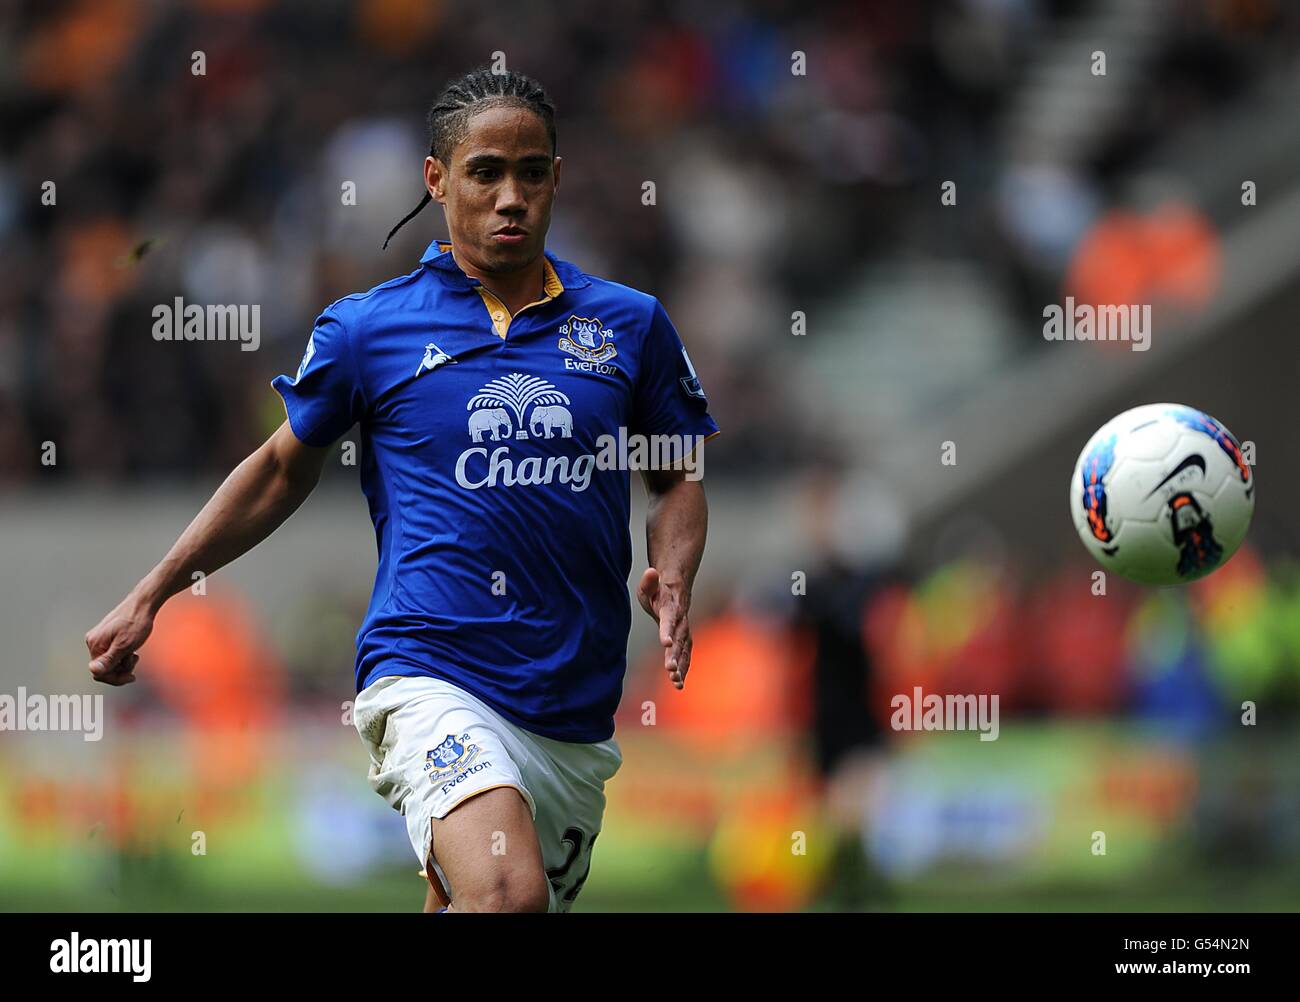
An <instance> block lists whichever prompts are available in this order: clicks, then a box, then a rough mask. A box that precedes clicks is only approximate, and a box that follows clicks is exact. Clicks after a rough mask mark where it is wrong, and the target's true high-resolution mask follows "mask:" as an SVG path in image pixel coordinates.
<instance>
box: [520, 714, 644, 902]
mask: <svg viewBox="0 0 1300 1002" xmlns="http://www.w3.org/2000/svg"><path fill="white" fill-rule="evenodd" d="M525 740H526V742H527V744H528V746H529V754H528V756H527V757H526V758H525V759H524V761H523V764H522V767H521V776H522V778H523V780H524V783H525V785H526V786H527V787H528V788H529V790H530V791H532V794H533V799H534V801H535V802H536V804H537V816H536V818H535V819H534V827H535V828H536V831H537V840H538V843H539V845H540V846H541V852H542V859H543V864H544V865H545V868H546V876H547V879H548V881H549V882H550V885H551V892H552V897H553V899H554V900H553V905H552V910H553V911H559V912H567V911H568V910H569V909H570V908H571V907H572V905H573V903H574V901H575V900H576V899H577V897H578V894H579V892H580V891H581V890H582V887H583V884H584V883H585V882H586V879H587V875H588V873H589V872H590V869H591V860H592V849H593V847H594V846H595V844H596V837H597V836H598V835H599V834H600V830H601V826H602V823H603V820H604V814H605V783H606V781H608V780H609V779H610V778H611V777H612V776H613V775H614V773H615V772H617V771H618V769H619V766H620V765H621V764H622V761H623V759H622V754H621V752H620V751H619V749H618V745H617V743H615V742H614V741H612V740H611V741H604V742H600V743H598V744H590V745H588V744H570V743H568V742H560V741H553V740H551V739H548V738H543V737H540V736H538V735H528V736H527V737H526V738H525Z"/></svg>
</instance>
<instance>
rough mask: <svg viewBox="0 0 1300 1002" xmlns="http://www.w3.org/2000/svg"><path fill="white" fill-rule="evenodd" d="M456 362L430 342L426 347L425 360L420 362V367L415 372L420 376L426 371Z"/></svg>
mask: <svg viewBox="0 0 1300 1002" xmlns="http://www.w3.org/2000/svg"><path fill="white" fill-rule="evenodd" d="M455 361H456V360H455V359H454V358H452V357H451V356H450V355H448V354H447V353H446V352H445V351H443V350H442V349H441V348H439V347H438V346H437V345H436V344H434V343H433V342H432V341H430V342H429V343H428V344H426V345H425V346H424V358H422V359H421V360H420V367H419V368H418V369H416V370H415V374H416V375H417V376H418V375H419V374H420V373H422V372H423V371H424V370H425V369H436V368H438V366H440V365H442V364H443V363H444V362H455Z"/></svg>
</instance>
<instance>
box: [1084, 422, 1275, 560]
mask: <svg viewBox="0 0 1300 1002" xmlns="http://www.w3.org/2000/svg"><path fill="white" fill-rule="evenodd" d="M1254 511H1255V477H1254V472H1253V470H1252V469H1251V466H1250V464H1249V463H1248V462H1246V459H1245V457H1244V456H1243V454H1242V449H1241V445H1240V443H1238V441H1237V439H1236V438H1234V437H1233V435H1232V433H1231V432H1229V431H1228V429H1227V428H1225V427H1224V426H1223V425H1222V424H1221V423H1220V422H1218V421H1217V420H1215V419H1214V418H1212V417H1210V415H1208V414H1205V413H1202V412H1201V411H1198V410H1196V409H1195V408H1193V407H1187V406H1184V405H1182V404H1147V405H1145V406H1142V407H1134V408H1133V409H1132V410H1127V411H1125V412H1124V413H1122V414H1120V415H1119V416H1118V417H1115V418H1112V419H1111V420H1110V421H1108V422H1107V423H1106V424H1104V425H1103V426H1102V427H1101V429H1100V430H1098V431H1097V433H1096V434H1095V435H1093V436H1092V438H1091V439H1089V441H1088V444H1087V445H1085V446H1084V447H1083V451H1082V452H1081V453H1080V454H1079V461H1078V462H1077V463H1076V464H1075V467H1074V476H1073V477H1072V478H1071V479H1070V512H1071V514H1072V516H1073V518H1074V527H1075V529H1076V530H1077V531H1078V533H1079V538H1080V539H1082V540H1083V545H1084V546H1085V547H1087V549H1088V552H1089V553H1091V554H1092V555H1093V557H1094V558H1095V559H1096V561H1097V562H1098V563H1099V564H1101V566H1102V567H1104V568H1105V569H1106V570H1109V571H1114V572H1115V573H1117V574H1120V575H1122V576H1123V577H1126V578H1128V579H1129V580H1131V581H1136V582H1138V583H1140V584H1148V585H1169V584H1180V583H1182V582H1186V581H1194V580H1196V579H1197V578H1200V577H1204V576H1205V575H1206V574H1209V573H1210V572H1211V571H1213V570H1214V569H1215V568H1216V567H1220V566H1222V565H1223V564H1224V562H1226V561H1227V560H1228V558H1229V557H1231V556H1232V555H1233V553H1235V552H1236V551H1237V547H1239V546H1240V545H1241V541H1242V540H1243V539H1245V537H1246V530H1247V529H1248V528H1249V527H1250V519H1251V515H1252V514H1253V513H1254Z"/></svg>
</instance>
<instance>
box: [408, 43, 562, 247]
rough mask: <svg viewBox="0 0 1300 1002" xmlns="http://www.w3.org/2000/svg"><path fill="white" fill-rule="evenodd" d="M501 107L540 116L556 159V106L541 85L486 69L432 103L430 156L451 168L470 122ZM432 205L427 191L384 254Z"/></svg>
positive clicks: (456, 82) (511, 73) (473, 73)
mask: <svg viewBox="0 0 1300 1002" xmlns="http://www.w3.org/2000/svg"><path fill="white" fill-rule="evenodd" d="M501 105H516V106H519V107H523V108H527V109H528V110H530V111H533V112H535V113H536V114H538V115H540V116H541V119H542V123H543V124H544V125H545V126H546V135H547V138H548V139H550V141H551V156H555V149H556V146H555V106H554V105H553V104H552V103H551V99H550V98H549V97H548V96H547V94H546V91H545V89H544V88H543V87H542V85H541V84H539V83H538V82H537V81H536V80H534V79H533V78H532V77H527V76H524V75H523V74H522V73H516V72H514V71H513V70H510V71H508V72H505V73H494V72H492V70H490V69H486V68H482V69H477V70H472V71H471V72H469V73H466V74H465V75H464V76H463V77H460V78H459V79H457V80H453V81H452V82H451V83H449V84H448V85H447V86H446V87H445V88H444V89H443V91H442V93H441V94H439V95H438V97H437V99H436V100H435V101H434V102H433V107H432V108H430V109H429V116H428V124H429V156H431V157H433V158H434V159H436V160H441V161H442V163H443V164H450V163H451V154H452V150H454V149H455V148H456V146H457V144H458V143H460V142H462V141H463V140H464V139H465V137H466V136H467V135H469V120H470V118H472V117H473V116H474V115H475V114H477V113H478V112H480V111H484V110H486V109H488V108H495V107H499V106H501ZM432 201H433V196H432V195H430V194H429V192H428V191H427V190H426V191H425V193H424V197H423V198H422V199H420V204H419V205H417V206H416V207H415V208H414V209H412V210H411V211H410V212H408V213H407V214H406V215H405V216H403V217H402V220H401V221H400V222H399V223H398V224H397V225H396V226H394V227H393V228H392V229H391V230H389V231H388V237H387V238H386V239H385V240H384V249H385V250H387V249H388V241H389V240H392V239H393V234H395V233H396V232H397V231H398V230H400V229H401V228H402V227H403V226H405V225H406V224H407V223H409V222H410V221H411V220H412V219H414V218H415V217H416V216H417V215H419V214H420V212H421V211H422V210H423V209H424V207H425V206H426V205H428V204H429V203H430V202H432Z"/></svg>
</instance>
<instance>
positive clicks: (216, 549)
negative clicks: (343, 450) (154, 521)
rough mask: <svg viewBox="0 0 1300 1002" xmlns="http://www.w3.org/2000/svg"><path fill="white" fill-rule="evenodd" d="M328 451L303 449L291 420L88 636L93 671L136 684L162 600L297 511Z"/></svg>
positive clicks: (114, 681) (104, 678)
mask: <svg viewBox="0 0 1300 1002" xmlns="http://www.w3.org/2000/svg"><path fill="white" fill-rule="evenodd" d="M328 454H329V448H328V447H326V448H317V447H315V446H310V445H304V444H303V443H302V442H300V441H299V440H298V438H297V437H296V436H295V435H294V433H293V431H292V430H291V429H290V427H289V422H288V421H286V422H284V424H282V425H280V427H279V428H278V429H276V431H275V433H274V434H273V435H272V436H271V437H270V438H268V439H267V440H266V442H264V443H263V444H262V446H261V448H259V449H258V450H257V451H256V452H254V453H253V454H252V455H251V456H249V457H248V458H247V459H245V460H244V461H243V462H242V463H240V464H239V466H237V467H236V468H235V470H234V472H233V473H231V474H230V476H229V477H227V478H226V480H225V483H223V484H222V485H221V486H220V487H219V488H218V489H217V492H216V493H215V494H213V495H212V498H211V499H210V500H209V501H208V503H207V504H206V505H204V506H203V510H202V511H200V512H199V513H198V515H197V516H196V517H195V519H194V521H193V522H191V523H190V525H189V528H187V529H186V530H185V531H184V532H183V533H182V534H181V537H180V539H178V540H177V541H176V543H175V545H173V546H172V548H171V549H170V550H169V551H168V553H167V555H166V556H165V557H163V559H162V560H161V561H159V563H158V565H157V566H156V567H154V569H153V570H152V571H150V572H149V573H148V574H147V575H145V577H144V578H142V579H141V581H140V583H139V584H137V585H136V586H135V587H134V588H133V589H131V593H130V594H129V595H127V597H126V598H124V599H123V600H122V601H121V603H119V605H118V606H117V608H116V609H114V610H113V611H112V612H110V613H109V614H108V615H107V616H105V617H104V618H103V619H102V620H101V621H100V622H99V625H98V626H96V627H95V628H94V629H92V630H91V631H90V632H89V633H87V634H86V647H87V648H89V650H90V656H91V658H92V660H91V662H90V673H91V675H93V676H94V678H95V680H96V681H99V682H104V683H107V684H108V685H126V684H128V683H130V682H134V681H135V675H134V673H133V672H134V668H135V665H136V662H137V661H138V660H139V656H138V655H137V654H136V653H135V652H136V651H137V650H138V649H139V647H140V646H141V645H142V644H143V643H144V642H145V640H146V639H147V638H148V636H149V633H150V632H151V631H152V630H153V621H154V616H155V615H157V613H158V610H159V609H160V608H162V605H163V603H164V602H166V601H167V599H169V598H171V597H172V596H173V595H175V594H176V593H177V592H179V591H181V590H182V589H184V588H188V587H189V586H190V584H191V583H192V581H193V575H194V573H195V572H199V571H201V572H202V573H204V574H211V573H212V572H213V571H215V570H217V569H218V568H219V567H223V566H225V565H226V564H228V563H230V562H231V561H232V560H235V559H236V558H237V557H239V556H241V555H243V554H244V553H247V552H248V551H249V550H251V549H252V548H253V547H254V546H256V545H257V544H258V543H260V542H261V541H262V540H264V539H265V538H266V537H267V536H269V535H270V534H271V533H272V532H274V531H275V530H276V529H277V528H279V526H280V525H281V524H282V523H283V522H284V521H285V519H287V518H288V517H289V516H290V515H292V514H293V513H294V512H295V511H297V509H298V507H299V506H300V505H301V504H302V503H303V501H305V500H306V499H307V495H308V494H310V493H311V492H312V489H313V488H314V487H315V486H316V484H317V483H318V482H319V480H320V474H321V469H322V468H323V467H324V465H325V458H326V456H327V455H328Z"/></svg>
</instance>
